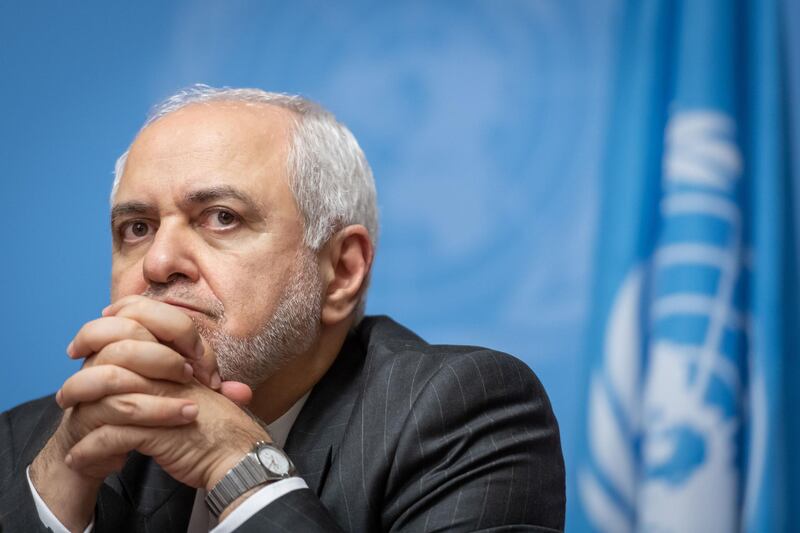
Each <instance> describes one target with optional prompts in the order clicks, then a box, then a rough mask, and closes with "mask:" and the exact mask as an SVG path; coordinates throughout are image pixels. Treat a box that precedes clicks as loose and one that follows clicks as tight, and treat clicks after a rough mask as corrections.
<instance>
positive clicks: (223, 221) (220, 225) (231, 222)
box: [203, 208, 239, 230]
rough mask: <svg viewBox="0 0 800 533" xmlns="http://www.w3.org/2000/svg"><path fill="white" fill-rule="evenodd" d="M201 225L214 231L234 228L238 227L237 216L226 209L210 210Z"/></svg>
mask: <svg viewBox="0 0 800 533" xmlns="http://www.w3.org/2000/svg"><path fill="white" fill-rule="evenodd" d="M203 225H204V226H206V227H208V228H211V229H216V230H224V229H230V228H235V227H236V226H238V225H239V215H237V214H236V213H234V212H232V211H229V210H228V209H220V208H217V209H212V210H210V211H208V212H207V213H206V216H205V220H204V221H203Z"/></svg>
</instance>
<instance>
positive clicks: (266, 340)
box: [144, 249, 322, 390]
mask: <svg viewBox="0 0 800 533" xmlns="http://www.w3.org/2000/svg"><path fill="white" fill-rule="evenodd" d="M321 292H322V281H321V279H320V275H319V269H318V267H317V263H316V256H315V254H314V253H313V252H311V251H310V250H307V249H303V250H301V251H300V252H298V255H297V259H296V261H295V269H294V271H293V272H292V276H291V278H290V279H289V283H288V284H287V285H286V287H284V290H283V292H282V293H281V296H280V298H279V300H278V305H277V306H276V308H275V312H274V313H273V314H272V317H270V318H269V319H268V320H266V321H265V322H264V323H263V324H262V325H261V326H260V327H259V329H258V331H257V332H256V333H255V334H254V335H250V336H246V337H237V336H235V335H231V334H230V333H227V332H226V331H224V329H223V324H224V322H225V311H224V309H223V306H222V304H221V303H220V302H219V301H216V300H215V301H204V302H203V307H204V308H206V309H207V311H208V312H207V314H208V315H209V318H210V319H211V320H213V321H214V322H215V323H216V324H217V325H218V326H219V327H209V326H208V325H206V324H205V323H203V322H200V321H197V320H195V326H196V327H197V331H198V332H199V333H200V335H201V336H202V337H203V338H204V339H205V340H206V341H207V342H208V343H209V344H210V345H211V346H212V348H214V353H215V354H216V356H217V364H218V365H219V373H220V376H221V377H222V379H223V380H225V381H230V380H232V381H240V382H242V383H245V384H246V385H248V386H250V388H251V389H254V390H255V389H256V388H257V387H258V386H259V385H260V384H261V383H263V382H264V381H265V380H266V379H267V378H268V377H270V376H271V375H273V374H274V373H275V372H276V371H277V370H278V369H280V368H281V367H282V366H283V365H285V364H286V363H287V362H288V361H290V360H292V359H293V358H294V357H296V356H298V355H300V354H302V353H304V352H306V351H308V350H309V349H310V348H311V346H312V345H313V344H314V342H315V341H316V338H317V335H318V334H319V330H320V315H321V311H322V294H321ZM167 294H170V295H173V296H176V297H178V298H187V299H188V300H189V301H192V291H191V287H189V286H187V285H185V284H181V283H178V284H169V285H162V286H158V287H156V286H153V287H150V288H148V290H147V291H145V292H144V295H145V296H150V297H156V298H157V297H159V296H162V297H163V296H166V295H167Z"/></svg>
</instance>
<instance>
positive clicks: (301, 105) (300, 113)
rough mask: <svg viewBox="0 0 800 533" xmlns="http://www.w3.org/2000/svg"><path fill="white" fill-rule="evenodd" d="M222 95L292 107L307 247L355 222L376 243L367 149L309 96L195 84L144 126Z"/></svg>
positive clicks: (295, 183)
mask: <svg viewBox="0 0 800 533" xmlns="http://www.w3.org/2000/svg"><path fill="white" fill-rule="evenodd" d="M218 101H230V102H242V103H246V104H267V105H274V106H277V107H281V108H284V109H287V110H289V111H291V112H292V114H293V116H294V124H293V128H292V134H291V143H290V147H289V154H288V157H287V166H288V168H287V174H288V176H289V188H290V190H291V191H292V194H293V195H294V199H295V202H297V206H298V208H299V209H300V213H301V214H302V216H303V222H304V224H305V228H304V243H305V245H306V246H307V247H308V248H310V249H311V250H314V251H319V249H320V248H321V247H322V246H323V245H324V244H325V243H326V242H328V239H330V238H331V236H332V235H333V234H334V233H335V232H336V231H338V230H340V229H341V228H343V227H345V226H349V225H351V224H361V225H363V226H364V227H366V228H367V231H368V232H369V235H370V240H371V241H372V245H373V247H374V246H376V245H377V241H378V207H377V199H376V193H375V180H374V178H373V177H372V170H371V169H370V167H369V163H367V159H366V157H365V156H364V152H363V151H362V150H361V147H360V146H359V145H358V142H357V141H356V139H355V137H354V136H353V134H352V133H351V132H350V130H348V129H347V127H345V126H344V125H343V124H341V123H340V122H338V121H337V120H336V117H334V116H333V114H332V113H330V112H329V111H327V110H325V109H324V108H322V107H321V106H320V105H318V104H316V103H314V102H312V101H310V100H307V99H305V98H303V97H301V96H296V95H289V94H282V93H270V92H267V91H262V90H261V89H233V88H229V87H223V88H216V87H209V86H208V85H202V84H198V85H192V86H191V87H188V88H186V89H182V90H180V91H178V92H177V93H175V94H173V95H172V96H170V97H169V98H167V99H166V100H164V101H162V102H161V103H159V104H157V105H156V106H155V107H154V108H153V109H152V110H151V112H150V114H149V115H148V117H147V120H146V121H145V123H144V125H143V126H142V129H144V128H146V127H147V126H149V125H150V124H152V123H153V122H156V121H157V120H159V119H161V118H163V117H164V116H166V115H169V114H170V113H173V112H175V111H177V110H179V109H181V108H184V107H186V106H188V105H192V104H200V103H207V102H218ZM140 131H141V130H140ZM129 151H130V147H129V148H128V150H126V151H125V153H124V154H122V155H121V156H120V157H119V159H117V162H116V165H115V166H114V185H113V187H112V189H111V201H112V202H113V200H114V197H115V196H116V193H117V189H118V188H119V183H120V179H121V178H122V174H123V173H124V172H125V163H126V161H127V159H128V152H129Z"/></svg>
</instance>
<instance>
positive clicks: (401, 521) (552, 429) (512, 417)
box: [384, 350, 566, 531]
mask: <svg viewBox="0 0 800 533" xmlns="http://www.w3.org/2000/svg"><path fill="white" fill-rule="evenodd" d="M564 477H565V473H564V462H563V456H562V452H561V443H560V437H559V431H558V425H557V423H556V419H555V416H554V415H553V412H552V409H551V407H550V402H549V400H548V398H547V395H546V393H545V391H544V388H543V387H542V385H541V384H540V383H539V381H538V379H537V378H536V376H535V375H534V374H533V372H531V371H530V369H529V368H528V367H527V366H526V365H525V364H524V363H522V362H521V361H519V360H517V359H515V358H513V357H511V356H508V355H505V354H501V353H498V352H493V351H490V350H479V351H473V352H470V353H465V354H462V355H461V356H459V357H457V358H451V359H449V360H448V362H447V363H446V364H444V365H443V366H442V368H441V369H440V370H439V371H438V372H437V373H436V374H435V375H434V376H433V377H432V378H431V379H430V381H429V382H428V383H427V385H426V386H425V388H424V389H423V390H422V392H421V393H420V394H419V396H418V398H417V401H416V402H415V404H414V407H413V410H412V413H411V416H409V417H408V420H407V422H406V426H405V428H404V430H403V431H402V432H401V433H400V439H399V442H398V446H397V448H396V450H395V456H394V464H393V466H392V470H391V474H390V477H389V481H388V483H387V495H386V502H387V505H386V507H385V509H384V526H385V529H388V530H392V531H438V530H446V531H480V530H490V529H493V528H499V527H504V526H505V527H508V526H515V530H516V529H522V530H539V531H547V530H548V529H551V530H562V529H563V527H564V512H565V504H566V496H565V481H564Z"/></svg>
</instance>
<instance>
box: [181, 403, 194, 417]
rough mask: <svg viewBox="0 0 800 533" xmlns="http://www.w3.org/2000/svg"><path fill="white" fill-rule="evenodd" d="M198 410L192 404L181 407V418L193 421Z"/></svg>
mask: <svg viewBox="0 0 800 533" xmlns="http://www.w3.org/2000/svg"><path fill="white" fill-rule="evenodd" d="M197 413H198V409H197V406H196V405H194V404H190V405H184V406H183V407H181V416H183V418H185V419H186V420H194V419H195V417H196V416H197Z"/></svg>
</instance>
